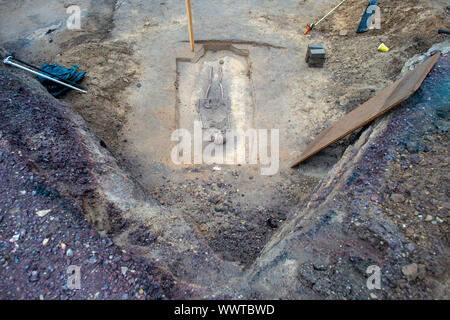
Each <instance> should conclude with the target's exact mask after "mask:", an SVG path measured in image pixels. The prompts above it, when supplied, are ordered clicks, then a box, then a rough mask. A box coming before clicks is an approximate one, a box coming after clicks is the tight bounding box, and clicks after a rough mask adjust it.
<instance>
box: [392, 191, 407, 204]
mask: <svg viewBox="0 0 450 320" xmlns="http://www.w3.org/2000/svg"><path fill="white" fill-rule="evenodd" d="M391 200H392V201H394V202H396V203H401V202H404V201H405V197H404V196H403V195H402V194H399V193H393V194H391Z"/></svg>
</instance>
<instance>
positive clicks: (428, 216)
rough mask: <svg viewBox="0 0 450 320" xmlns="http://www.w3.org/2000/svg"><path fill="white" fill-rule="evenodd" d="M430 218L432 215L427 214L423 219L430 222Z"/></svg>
mask: <svg viewBox="0 0 450 320" xmlns="http://www.w3.org/2000/svg"><path fill="white" fill-rule="evenodd" d="M431 220H433V217H432V216H431V215H427V216H426V217H425V221H426V222H430V221H431Z"/></svg>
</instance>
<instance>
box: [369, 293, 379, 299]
mask: <svg viewBox="0 0 450 320" xmlns="http://www.w3.org/2000/svg"><path fill="white" fill-rule="evenodd" d="M370 298H371V299H378V297H377V295H376V294H375V293H370Z"/></svg>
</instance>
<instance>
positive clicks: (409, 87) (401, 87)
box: [291, 52, 440, 168]
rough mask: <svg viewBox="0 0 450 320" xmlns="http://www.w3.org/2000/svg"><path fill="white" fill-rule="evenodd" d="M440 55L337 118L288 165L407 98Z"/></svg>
mask: <svg viewBox="0 0 450 320" xmlns="http://www.w3.org/2000/svg"><path fill="white" fill-rule="evenodd" d="M439 57H440V53H439V52H438V53H437V54H435V55H433V56H431V57H429V58H428V59H427V60H426V61H424V62H422V63H421V64H420V65H418V66H417V67H416V68H415V69H414V70H412V71H410V72H408V73H407V74H406V75H405V76H404V77H403V78H401V79H399V80H397V81H395V82H394V83H393V84H392V85H391V86H389V87H387V88H385V89H383V90H382V91H380V92H379V93H378V94H377V95H376V96H375V97H373V98H372V99H370V100H368V101H367V102H365V103H363V104H362V105H360V106H359V107H357V108H356V109H354V110H353V111H351V112H350V113H348V114H347V115H345V116H344V117H342V118H341V119H339V120H338V121H337V122H336V123H335V124H333V125H332V126H330V127H328V128H327V129H325V130H324V131H322V132H321V133H320V134H319V135H318V136H317V137H316V139H314V141H313V142H312V143H310V144H309V145H308V147H307V148H306V149H305V151H303V153H302V155H301V156H300V159H299V160H297V161H296V162H294V163H293V164H292V166H291V168H294V167H295V166H297V165H299V164H300V163H302V162H303V161H305V160H306V159H308V158H309V157H311V156H312V155H314V154H316V153H317V152H319V151H321V150H323V149H325V148H326V147H328V146H329V145H331V144H333V143H334V142H336V141H337V140H339V139H342V138H343V137H345V136H346V135H348V134H350V133H352V132H353V131H355V130H356V129H358V128H361V127H363V126H365V125H366V124H368V123H369V122H371V121H372V120H374V119H376V118H378V117H379V116H381V115H382V114H384V113H385V112H387V111H389V110H391V109H392V108H394V107H395V106H397V105H399V104H400V103H402V102H403V101H405V100H406V99H408V98H409V97H410V96H411V95H412V94H413V93H414V92H416V91H417V90H418V89H419V87H420V86H421V85H422V82H423V81H424V80H425V78H426V77H427V75H428V73H429V72H430V71H431V69H432V68H433V66H434V64H435V63H436V61H437V60H438V59H439Z"/></svg>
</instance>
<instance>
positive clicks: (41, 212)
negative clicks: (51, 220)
mask: <svg viewBox="0 0 450 320" xmlns="http://www.w3.org/2000/svg"><path fill="white" fill-rule="evenodd" d="M50 211H52V209H48V210H39V211H36V214H37V216H38V217H40V218H42V217H44V216H46V215H47V214H48V213H49V212H50Z"/></svg>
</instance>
